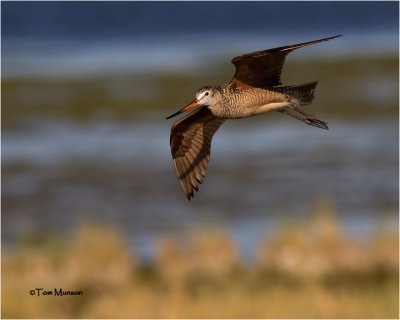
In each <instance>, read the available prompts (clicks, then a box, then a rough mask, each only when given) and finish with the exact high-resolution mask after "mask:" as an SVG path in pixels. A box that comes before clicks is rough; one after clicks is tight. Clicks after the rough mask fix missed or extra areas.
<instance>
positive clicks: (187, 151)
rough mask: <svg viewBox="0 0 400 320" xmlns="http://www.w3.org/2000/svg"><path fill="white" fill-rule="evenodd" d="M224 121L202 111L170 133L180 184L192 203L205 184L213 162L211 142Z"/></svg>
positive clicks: (179, 122)
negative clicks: (194, 195) (194, 196)
mask: <svg viewBox="0 0 400 320" xmlns="http://www.w3.org/2000/svg"><path fill="white" fill-rule="evenodd" d="M223 121H224V120H223V119H220V118H218V117H215V116H214V115H212V114H211V112H210V111H209V110H208V109H207V108H206V107H203V108H200V109H197V110H195V111H193V112H192V113H190V114H189V115H187V116H186V117H184V118H182V119H180V120H179V121H177V122H176V123H175V124H174V125H173V127H172V130H171V138H170V142H171V152H172V157H173V160H174V163H175V169H176V173H177V176H178V179H179V182H180V184H181V186H182V188H183V190H184V191H185V194H186V196H187V197H188V199H189V200H190V198H191V197H193V190H196V191H198V184H199V183H202V182H203V178H204V177H205V175H206V171H207V166H208V162H209V160H210V149H211V139H212V136H213V135H214V133H215V132H216V131H217V130H218V128H219V126H220V125H221V124H222V122H223Z"/></svg>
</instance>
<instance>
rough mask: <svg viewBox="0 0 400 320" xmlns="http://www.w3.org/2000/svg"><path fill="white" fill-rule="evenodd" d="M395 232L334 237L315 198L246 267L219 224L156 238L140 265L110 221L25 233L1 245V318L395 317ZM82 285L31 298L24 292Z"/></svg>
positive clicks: (334, 228) (324, 206) (323, 205)
mask: <svg viewBox="0 0 400 320" xmlns="http://www.w3.org/2000/svg"><path fill="white" fill-rule="evenodd" d="M398 240H399V238H398V232H389V231H387V230H386V231H385V230H380V231H379V230H377V231H376V232H375V234H373V235H372V236H371V238H368V239H363V240H361V239H357V238H353V237H349V236H347V235H345V234H343V233H342V231H341V230H340V227H339V225H338V223H337V221H336V218H335V209H334V208H333V206H332V205H331V204H330V203H329V202H328V201H321V202H320V203H319V204H318V206H317V207H316V209H315V213H314V214H313V219H311V220H309V221H306V222H304V223H303V224H302V225H291V226H282V227H281V228H280V229H278V230H276V232H275V233H274V234H273V235H270V236H269V237H266V238H265V240H264V241H263V242H262V243H260V245H259V246H258V247H257V248H254V250H257V252H258V259H256V261H254V262H253V263H248V262H247V263H245V262H243V261H242V260H241V258H240V254H239V251H238V248H237V246H236V244H235V242H234V241H233V239H232V238H231V237H230V235H229V234H227V233H225V232H223V231H222V230H204V229H202V230H191V231H190V232H187V233H185V232H184V233H179V234H174V235H170V236H165V237H162V238H161V239H160V240H159V242H158V244H157V246H156V251H155V256H154V260H153V262H152V263H150V264H144V263H143V262H142V261H141V260H140V259H138V258H137V257H136V256H135V254H134V251H133V250H132V248H130V247H129V246H128V244H127V243H126V237H124V236H123V235H122V234H121V232H120V231H119V230H118V229H116V228H114V227H112V226H109V225H101V224H93V223H90V224H89V223H87V224H83V225H82V226H80V227H78V228H77V229H76V230H75V232H74V234H73V235H72V237H71V238H70V239H69V241H63V240H61V239H59V238H57V237H54V236H52V235H49V236H47V237H46V236H44V237H41V238H36V240H35V241H33V240H32V238H27V239H25V241H21V242H20V243H19V245H18V246H17V247H16V249H15V250H13V251H6V250H3V257H2V276H3V277H2V317H3V318H398V316H399V313H398V312H399V291H398V289H399V274H398V268H399V242H398ZM33 288H44V289H48V290H53V289H54V288H63V289H64V290H82V291H83V296H64V297H54V296H41V297H37V296H31V295H30V294H29V290H31V289H33Z"/></svg>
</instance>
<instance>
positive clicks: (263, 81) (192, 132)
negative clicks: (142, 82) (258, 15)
mask: <svg viewBox="0 0 400 320" xmlns="http://www.w3.org/2000/svg"><path fill="white" fill-rule="evenodd" d="M340 36H342V35H336V36H332V37H329V38H323V39H319V40H314V41H308V42H303V43H298V44H293V45H287V46H282V47H277V48H272V49H267V50H262V51H255V52H251V53H246V54H242V55H239V56H237V57H234V58H233V59H232V60H231V62H232V63H233V64H234V66H235V68H236V70H235V74H234V76H233V78H232V79H231V80H230V81H229V82H227V83H225V84H222V85H220V86H205V87H202V88H201V89H199V90H198V91H197V93H196V96H195V99H194V100H193V101H192V102H191V103H189V104H188V105H187V106H185V107H183V108H182V109H180V110H178V111H177V112H175V113H173V114H171V115H170V116H168V117H167V118H166V119H170V118H172V117H175V116H177V115H179V114H181V113H184V112H186V111H188V110H191V109H194V108H196V109H195V110H194V111H192V112H191V113H189V114H188V115H186V116H184V117H182V118H181V119H179V120H177V121H175V122H174V123H173V124H172V127H171V134H170V147H171V153H172V158H173V162H174V165H175V170H176V174H177V177H178V180H179V182H180V185H181V187H182V189H183V191H184V193H185V194H186V197H187V199H188V200H191V198H193V196H194V190H196V191H198V190H199V184H201V183H202V182H203V179H204V177H205V175H206V171H207V167H208V163H209V161H210V151H211V140H212V137H213V135H214V134H215V132H216V131H217V130H218V128H219V127H220V126H221V125H222V123H224V121H225V120H227V119H240V118H246V117H252V116H256V115H260V114H264V113H267V112H270V111H278V112H281V113H285V114H287V115H289V116H292V117H294V118H296V119H298V120H301V121H303V122H304V123H306V124H308V125H311V126H314V127H318V128H321V129H328V124H327V123H326V122H324V121H322V120H319V119H317V118H316V117H315V116H313V115H311V114H309V113H306V112H305V111H304V110H303V108H302V107H303V106H305V105H309V104H310V103H311V102H312V101H313V99H314V90H315V87H316V85H317V81H313V82H307V83H302V84H299V85H291V86H282V83H281V73H282V69H283V65H284V63H285V58H286V56H287V55H288V54H289V53H290V52H292V51H293V50H295V49H299V48H302V47H306V46H310V45H313V44H316V43H320V42H323V41H328V40H331V39H335V38H337V37H340Z"/></svg>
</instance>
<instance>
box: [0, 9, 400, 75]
mask: <svg viewBox="0 0 400 320" xmlns="http://www.w3.org/2000/svg"><path fill="white" fill-rule="evenodd" d="M166 12H168V14H165V13H166ZM283 18H284V20H285V23H282V19H283ZM205 21H206V23H204V22H205ZM305 21H307V23H305ZM336 34H344V35H345V37H343V38H341V39H340V40H338V41H336V42H335V44H334V45H333V44H324V45H323V46H315V47H314V48H313V50H307V49H304V50H303V51H302V52H301V53H299V55H297V56H298V57H300V58H301V57H302V56H303V55H304V56H307V55H315V56H325V57H335V58H336V59H337V58H339V57H340V56H348V55H357V56H358V55H370V54H383V53H385V52H388V53H395V52H397V49H398V5H397V4H396V3H394V2H392V3H391V2H386V3H385V2H384V3H375V2H370V3H368V2H344V3H334V2H325V3H324V2H310V3H295V2H282V3H279V2H271V3H268V2H252V3H246V4H245V3H240V2H236V3H235V2H234V3H229V2H225V3H224V2H214V3H213V2H205V3H201V2H199V3H196V2H192V3H190V2H186V3H185V2H182V3H173V2H165V3H160V2H153V3H150V4H147V3H144V2H137V3H135V2H120V3H107V2H104V3H101V2H100V3H84V2H82V3H79V2H75V3H65V2H59V3H38V2H37V3H34V4H30V3H27V2H21V3H11V2H5V3H4V2H3V3H2V56H3V59H2V74H3V76H12V75H32V74H34V75H38V74H39V75H55V74H63V75H76V74H80V75H84V74H87V73H99V72H121V71H122V72H127V71H130V72H132V71H134V72H143V71H158V72H160V71H171V70H173V71H180V72H183V71H185V72H191V71H193V69H194V68H195V69H201V67H202V66H203V65H207V64H209V63H210V62H211V63H212V62H213V61H215V59H217V58H223V59H224V60H226V57H233V56H235V55H238V54H241V53H244V52H248V51H254V50H262V49H266V48H271V47H275V46H281V45H287V44H290V43H297V42H301V41H310V40H314V39H318V38H323V37H328V36H333V35H336ZM294 59H296V57H295V58H294Z"/></svg>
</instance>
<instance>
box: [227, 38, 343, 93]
mask: <svg viewBox="0 0 400 320" xmlns="http://www.w3.org/2000/svg"><path fill="white" fill-rule="evenodd" d="M340 36H341V35H337V36H334V37H329V38H324V39H319V40H314V41H309V42H303V43H298V44H293V45H289V46H284V47H278V48H273V49H268V50H263V51H255V52H251V53H247V54H243V55H240V56H237V57H235V58H233V59H232V63H233V64H234V65H235V67H236V72H235V75H234V76H233V79H232V80H231V83H230V84H231V85H234V86H235V87H236V88H237V89H241V88H246V87H249V86H251V87H261V88H265V87H271V86H278V85H280V84H281V73H282V68H283V64H284V63H285V58H286V56H287V55H288V54H289V53H290V52H292V51H293V50H295V49H298V48H302V47H305V46H309V45H313V44H316V43H319V42H323V41H328V40H331V39H334V38H337V37H340Z"/></svg>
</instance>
